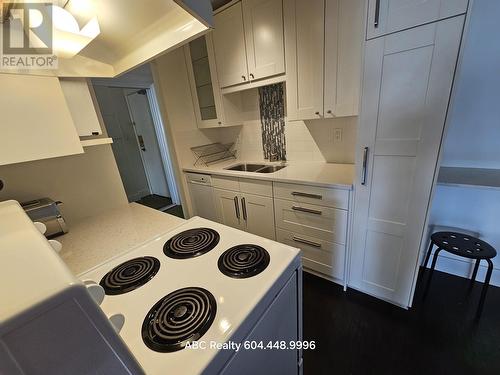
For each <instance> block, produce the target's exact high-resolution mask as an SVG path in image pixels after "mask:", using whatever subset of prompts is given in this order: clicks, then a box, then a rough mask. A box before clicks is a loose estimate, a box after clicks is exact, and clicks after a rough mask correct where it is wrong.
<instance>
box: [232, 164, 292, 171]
mask: <svg viewBox="0 0 500 375" xmlns="http://www.w3.org/2000/svg"><path fill="white" fill-rule="evenodd" d="M285 167H286V165H266V164H246V163H241V164H236V165H233V166H231V167H227V168H224V169H226V170H228V171H242V172H255V173H274V172H277V171H279V170H280V169H283V168H285Z"/></svg>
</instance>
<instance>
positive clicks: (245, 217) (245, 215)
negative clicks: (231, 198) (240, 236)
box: [241, 198, 247, 221]
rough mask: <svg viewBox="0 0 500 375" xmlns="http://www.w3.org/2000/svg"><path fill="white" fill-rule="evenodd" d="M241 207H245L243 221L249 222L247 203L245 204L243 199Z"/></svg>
mask: <svg viewBox="0 0 500 375" xmlns="http://www.w3.org/2000/svg"><path fill="white" fill-rule="evenodd" d="M241 207H243V219H244V220H245V221H246V220H247V203H246V202H245V198H241Z"/></svg>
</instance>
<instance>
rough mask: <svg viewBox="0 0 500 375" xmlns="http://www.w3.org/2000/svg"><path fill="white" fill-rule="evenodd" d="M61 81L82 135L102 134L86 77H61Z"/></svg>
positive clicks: (78, 130)
mask: <svg viewBox="0 0 500 375" xmlns="http://www.w3.org/2000/svg"><path fill="white" fill-rule="evenodd" d="M59 83H60V84H61V89H62V91H63V93H64V98H65V99H66V103H67V104H68V108H69V111H70V112H71V117H72V118H73V122H74V123H75V127H76V131H77V132H78V135H79V136H80V137H85V136H90V135H99V134H102V129H101V124H100V123H99V119H98V117H97V111H96V107H95V105H94V101H93V99H92V94H91V92H90V88H89V85H88V83H87V79H86V78H60V79H59Z"/></svg>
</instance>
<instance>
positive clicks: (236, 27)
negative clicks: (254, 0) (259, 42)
mask: <svg viewBox="0 0 500 375" xmlns="http://www.w3.org/2000/svg"><path fill="white" fill-rule="evenodd" d="M214 26H215V29H214V32H213V41H214V48H215V60H216V63H217V75H218V77H219V84H220V86H221V87H227V86H232V85H237V84H240V83H245V82H248V68H247V55H246V52H245V34H244V31H243V13H242V6H241V2H238V3H236V4H234V5H232V6H230V7H229V8H227V9H224V10H223V11H221V12H220V13H217V14H216V15H215V16H214Z"/></svg>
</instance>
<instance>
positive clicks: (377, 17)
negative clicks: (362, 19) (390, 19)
mask: <svg viewBox="0 0 500 375" xmlns="http://www.w3.org/2000/svg"><path fill="white" fill-rule="evenodd" d="M379 18H380V0H376V1H375V20H374V21H373V27H374V28H376V29H377V28H378V21H379Z"/></svg>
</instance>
